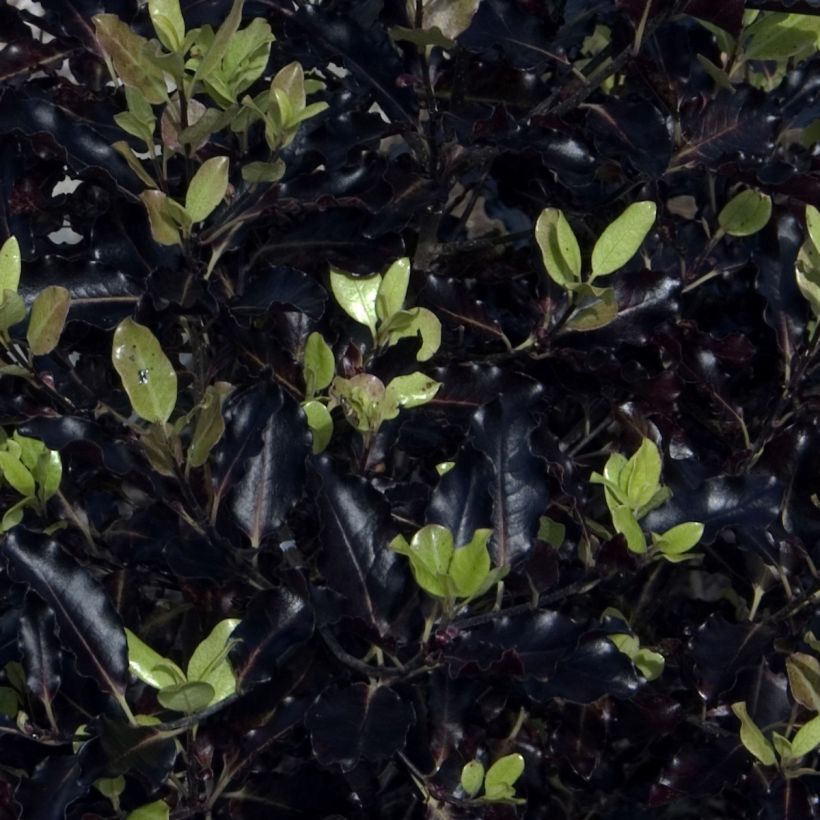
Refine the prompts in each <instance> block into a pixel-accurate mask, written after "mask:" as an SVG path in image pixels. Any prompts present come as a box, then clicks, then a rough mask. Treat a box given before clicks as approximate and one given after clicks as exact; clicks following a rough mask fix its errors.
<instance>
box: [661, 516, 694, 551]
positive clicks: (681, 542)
mask: <svg viewBox="0 0 820 820" xmlns="http://www.w3.org/2000/svg"><path fill="white" fill-rule="evenodd" d="M702 537H703V524H701V523H699V522H697V521H688V522H686V523H685V524H678V525H677V526H676V527H672V528H671V529H668V530H667V531H666V532H665V533H663V534H662V535H658V536H655V535H654V534H653V537H652V540H653V542H654V544H655V547H656V548H657V549H658V550H660V551H661V552H662V553H664V554H665V555H682V554H683V553H684V552H689V550H691V549H692V548H693V547H695V546H697V544H698V542H699V541H700V539H701V538H702Z"/></svg>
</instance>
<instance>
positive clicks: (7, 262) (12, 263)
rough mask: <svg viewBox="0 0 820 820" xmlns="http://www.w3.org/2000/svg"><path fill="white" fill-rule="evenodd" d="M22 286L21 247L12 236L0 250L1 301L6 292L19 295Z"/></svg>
mask: <svg viewBox="0 0 820 820" xmlns="http://www.w3.org/2000/svg"><path fill="white" fill-rule="evenodd" d="M19 285H20V245H19V244H18V242H17V239H15V237H13V236H10V237H9V238H8V239H7V240H6V241H5V242H4V243H3V247H2V248H0V301H2V293H3V291H4V290H11V291H14V292H15V293H17V288H18V286H19Z"/></svg>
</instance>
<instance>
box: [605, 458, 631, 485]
mask: <svg viewBox="0 0 820 820" xmlns="http://www.w3.org/2000/svg"><path fill="white" fill-rule="evenodd" d="M628 463H629V462H628V459H627V457H626V456H625V455H623V454H622V453H612V454H611V455H610V456H609V458H608V459H607V460H606V464H605V465H604V478H605V479H606V480H607V481H608V482H610V483H611V484H612V485H614V486H615V487H620V486H621V485H620V478H621V472H622V471H623V469H624V467H626V465H627V464H628Z"/></svg>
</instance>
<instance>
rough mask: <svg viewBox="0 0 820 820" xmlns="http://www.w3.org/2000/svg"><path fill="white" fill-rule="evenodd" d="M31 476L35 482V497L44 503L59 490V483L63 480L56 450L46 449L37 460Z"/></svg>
mask: <svg viewBox="0 0 820 820" xmlns="http://www.w3.org/2000/svg"><path fill="white" fill-rule="evenodd" d="M32 475H33V476H34V480H35V481H36V482H37V495H38V496H39V497H40V500H41V501H42V502H43V503H45V502H46V501H48V500H49V498H52V497H53V496H54V495H56V493H57V490H59V489H60V481H62V478H63V462H62V459H61V458H60V454H59V453H58V452H57V451H56V450H48V449H46V451H45V452H44V453H41V455H40V457H39V458H38V459H37V464H36V465H35V466H34V470H33V471H32Z"/></svg>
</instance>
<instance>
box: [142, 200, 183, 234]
mask: <svg viewBox="0 0 820 820" xmlns="http://www.w3.org/2000/svg"><path fill="white" fill-rule="evenodd" d="M140 199H141V200H142V202H143V205H145V210H146V211H148V222H149V224H150V225H151V236H153V237H154V240H155V241H156V242H159V244H160V245H179V244H180V241H181V240H180V236H179V227H178V225H177V223H176V221H175V220H174V219H173V218H172V217H171V214H170V211H169V207H168V204H169V203H170V200H169V198H168V197H167V196H166V194H164V193H163V192H162V191H143V192H142V193H141V194H140Z"/></svg>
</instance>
